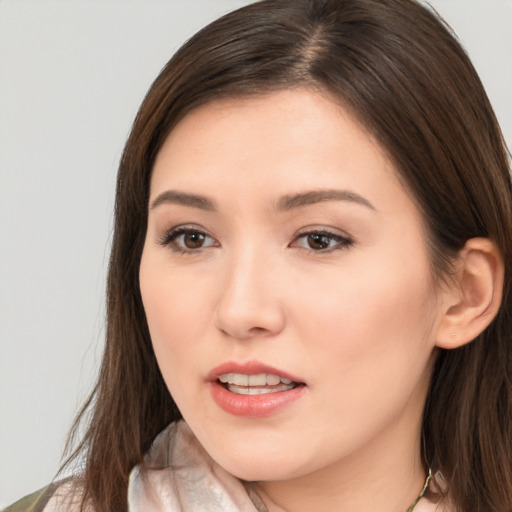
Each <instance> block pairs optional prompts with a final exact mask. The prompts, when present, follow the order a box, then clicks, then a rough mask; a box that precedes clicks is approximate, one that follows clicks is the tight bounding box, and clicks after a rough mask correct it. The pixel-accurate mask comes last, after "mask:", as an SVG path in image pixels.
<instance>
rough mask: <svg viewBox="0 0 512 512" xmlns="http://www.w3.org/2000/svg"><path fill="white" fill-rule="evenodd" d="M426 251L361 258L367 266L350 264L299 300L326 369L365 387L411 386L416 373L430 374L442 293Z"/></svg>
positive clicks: (312, 346) (311, 350)
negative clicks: (427, 368) (437, 299)
mask: <svg viewBox="0 0 512 512" xmlns="http://www.w3.org/2000/svg"><path fill="white" fill-rule="evenodd" d="M421 256H422V257H419V258H418V259H416V260H414V259H412V260H411V259H410V258H406V259H402V260H401V259H400V258H397V257H396V254H395V257H394V258H393V259H391V261H386V259H385V258H384V257H383V258H381V260H380V261H379V263H377V264H376V263H375V262H372V264H368V262H364V261H360V262H359V263H358V265H360V267H361V268H360V271H358V265H351V266H350V270H351V271H350V272H346V273H343V272H340V273H339V275H335V274H332V275H331V276H330V279H322V280H321V281H322V283H321V286H318V284H319V279H317V280H316V284H317V287H316V289H317V290H319V292H318V293H313V294H311V293H310V294H309V296H306V297H307V298H306V299H303V300H302V301H300V303H297V306H296V309H297V311H308V315H307V316H304V315H302V316H300V315H296V318H297V319H298V322H299V323H298V324H297V327H296V330H297V333H298V336H300V339H302V342H303V344H304V346H305V347H306V350H308V354H309V357H311V358H312V360H314V361H315V364H316V366H317V367H318V368H319V370H320V372H319V374H321V375H331V376H332V378H333V380H336V382H339V384H340V386H342V385H347V386H350V387H352V386H353V385H354V383H356V382H357V385H358V388H359V389H361V388H363V389H364V388H365V386H366V385H367V386H370V387H371V386H372V385H373V384H372V383H375V386H376V387H378V386H379V385H382V383H386V382H389V384H390V386H392V387H400V386H401V385H402V384H403V383H404V382H405V383H408V384H407V385H408V386H410V383H411V382H412V381H411V373H416V374H417V375H420V374H421V373H422V372H423V370H424V368H425V366H426V365H427V361H428V360H429V358H430V355H431V353H432V350H433V346H434V341H433V339H432V333H433V331H434V329H433V326H434V324H435V308H434V307H433V305H434V301H435V294H434V291H433V287H432V284H431V280H430V273H429V266H428V262H427V261H426V259H425V257H424V256H423V255H421ZM413 261H415V263H412V262H413ZM316 277H317V278H318V277H319V276H316ZM309 284H310V285H311V284H312V283H309ZM310 288H311V287H310ZM311 289H312V288H311ZM302 296H303V297H305V294H302ZM333 361H334V362H333ZM379 383H380V384H379Z"/></svg>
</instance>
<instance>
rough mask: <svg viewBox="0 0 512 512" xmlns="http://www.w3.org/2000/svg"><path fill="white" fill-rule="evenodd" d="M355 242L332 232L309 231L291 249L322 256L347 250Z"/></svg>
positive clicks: (299, 237)
mask: <svg viewBox="0 0 512 512" xmlns="http://www.w3.org/2000/svg"><path fill="white" fill-rule="evenodd" d="M353 244H354V241H353V240H352V239H351V238H350V237H348V236H343V235H339V234H335V233H332V232H330V231H323V230H322V231H309V232H307V233H303V234H301V235H299V236H298V237H297V238H296V239H295V240H294V241H293V242H292V244H291V247H299V248H301V249H307V250H308V251H310V252H317V253H320V254H322V253H323V254H326V253H330V252H332V251H336V250H339V249H347V248H348V247H350V246H352V245H353Z"/></svg>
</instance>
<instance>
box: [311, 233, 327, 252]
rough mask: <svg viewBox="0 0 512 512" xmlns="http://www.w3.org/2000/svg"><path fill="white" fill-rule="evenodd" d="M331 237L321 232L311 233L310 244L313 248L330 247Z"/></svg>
mask: <svg viewBox="0 0 512 512" xmlns="http://www.w3.org/2000/svg"><path fill="white" fill-rule="evenodd" d="M329 240H330V239H329V237H328V236H327V235H323V234H321V233H311V234H309V235H308V245H309V246H310V247H311V248H312V249H326V248H327V247H329Z"/></svg>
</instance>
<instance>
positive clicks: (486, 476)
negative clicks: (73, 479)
mask: <svg viewBox="0 0 512 512" xmlns="http://www.w3.org/2000/svg"><path fill="white" fill-rule="evenodd" d="M296 87H310V88H314V89H316V90H318V91H320V92H322V93H327V94H328V95H329V97H331V98H335V99H337V100H338V101H340V102H341V103H342V104H343V105H344V106H345V107H347V108H349V109H350V111H351V113H352V114H353V115H354V117H355V118H356V119H358V120H359V121H360V122H361V124H362V125H363V126H364V127H365V128H366V129H367V130H368V131H369V133H370V134H371V135H372V136H373V137H375V138H376V140H377V141H378V142H379V143H380V144H381V145H382V147H383V148H384V149H385V150H386V151H387V152H388V154H389V156H390V158H391V159H392V161H393V162H394V164H395V167H396V169H397V174H398V175H399V177H400V179H401V180H402V182H403V183H404V185H405V186H406V187H407V190H409V191H410V193H411V196H412V197H413V198H414V200H415V202H416V205H417V207H418V208H419V210H420V211H421V213H422V216H423V219H424V222H425V225H426V232H427V234H428V236H427V243H428V248H429V251H430V259H431V262H432V269H433V275H434V276H436V277H437V278H438V280H439V283H442V280H443V279H444V278H445V277H446V276H449V275H450V271H451V264H452V262H453V260H454V258H455V256H456V254H457V253H458V251H459V250H460V249H461V248H462V247H463V246H464V244H465V242H466V241H467V240H468V239H470V238H473V237H488V238H490V239H492V240H493V241H494V242H495V243H496V245H497V247H499V250H500V251H501V254H502V257H503V260H504V262H505V286H504V294H503V301H502V307H501V309H500V312H499V313H498V315H497V317H496V319H495V320H494V322H493V323H492V324H491V325H490V327H489V328H488V329H487V330H486V331H485V332H484V333H482V334H481V335H480V336H479V337H478V338H477V339H476V340H474V341H473V342H472V343H470V344H468V345H466V346H464V347H461V348H459V349H456V350H451V351H447V350H440V352H439V355H438V358H437V361H436V365H435V369H434V373H433V376H432V383H431V388H430V391H429V395H428V398H427V403H426V407H425V415H424V422H423V432H422V435H423V438H424V449H423V457H424V461H425V464H426V465H428V466H430V467H431V469H432V471H433V472H434V473H435V472H438V471H439V472H441V473H442V475H443V478H444V480H445V482H446V484H445V488H444V491H445V492H446V493H447V494H448V496H449V498H450V500H451V502H452V503H453V504H454V507H455V510H456V511H457V512H459V511H463V510H472V511H475V512H480V511H482V512H483V511H503V510H512V463H511V461H512V436H511V435H510V430H511V426H512V383H511V377H510V376H511V375H512V354H511V350H510V346H511V342H512V339H511V337H512V318H511V312H512V294H511V290H510V288H511V282H510V276H511V275H512V268H511V265H512V236H511V234H512V185H511V180H510V174H509V162H508V155H507V151H506V147H505V143H504V140H503V137H502V135H501V132H500V129H499V126H498V123H497V121H496V118H495V115H494V113H493V110H492V108H491V105H490V103H489V100H488V98H487V96H486V94H485V91H484V89H483V86H482V84H481V82H480V80H479V78H478V76H477V74H476V72H475V70H474V68H473V66H472V65H471V63H470V61H469V59H468V57H467V55H466V54H465V53H464V51H463V49H462V48H461V46H460V44H459V43H458V42H457V41H456V39H455V38H454V37H453V35H452V34H451V33H450V31H449V30H448V29H447V27H446V25H445V24H444V23H443V22H442V21H440V19H439V18H438V17H436V16H435V14H434V13H432V12H431V11H430V10H428V9H426V8H425V7H423V6H421V5H420V4H419V3H418V2H416V1H414V0H263V1H261V2H257V3H254V4H251V5H248V6H247V7H244V8H242V9H239V10H237V11H234V12H232V13H230V14H227V15H226V16H224V17H222V18H220V19H219V20H217V21H215V22H213V23H212V24H210V25H209V26H207V27H206V28H204V29H203V30H201V31H200V32H198V33H197V34H196V35H195V36H194V37H192V38H191V39H190V40H189V41H188V42H187V43H186V44H185V45H184V46H183V47H182V48H181V49H180V50H179V51H178V52H177V53H176V54H175V55H174V57H173V58H172V59H171V61H170V62H169V63H168V64H167V65H166V66H165V67H164V69H163V70H162V72H161V74H160V75H159V77H158V78H157V79H156V81H155V82H154V83H153V85H152V87H151V89H150V90H149V92H148V94H147V96H146V98H145V100H144V102H143V104H142V106H141V108H140V110H139V113H138V114H137V117H136V119H135V122H134V125H133V127H132V131H131V134H130V136H129V138H128V141H127V143H126V147H125V150H124V153H123V156H122V159H121V163H120V167H119V174H118V180H117V196H116V206H115V230H114V237H113V246H112V253H111V259H110V265H109V273H108V282H107V333H106V346H105V353H104V358H103V363H102V367H101V371H100V375H99V378H98V382H97V384H96V387H95V388H94V390H93V392H92V394H91V396H90V397H89V399H88V401H87V402H86V404H85V405H84V408H83V409H82V410H81V412H80V413H79V416H78V418H77V420H76V423H75V426H74V429H75V430H74V431H75V432H77V431H78V428H79V424H80V421H81V420H83V419H84V418H86V417H87V411H89V410H90V411H91V419H90V423H89V426H88V429H87V431H86V433H85V436H84V437H83V440H82V441H81V443H80V444H79V445H78V447H77V448H76V450H75V451H74V452H73V454H72V455H71V456H70V458H69V459H68V461H67V463H70V462H72V461H73V460H76V459H77V457H78V456H79V454H80V453H86V456H87V459H86V465H85V469H84V473H83V477H82V480H81V481H79V482H81V485H82V486H83V488H84V490H85V495H84V503H85V500H88V501H89V502H91V503H92V504H93V507H94V509H95V510H96V511H97V512H107V511H111V510H124V509H126V507H127V505H126V490H127V485H128V475H129V472H130V470H131V469H132V468H133V466H134V465H136V464H139V463H142V461H143V455H144V453H145V451H146V450H147V449H148V448H149V446H150V445H151V443H152V441H153V439H154V438H155V436H156V435H157V434H158V432H159V431H160V430H162V429H163V428H164V427H165V426H166V425H167V424H168V423H170V422H172V421H175V420H177V419H179V418H180V417H181V415H180V413H179V411H178V409H177V407H176V405H175V404H174V402H173V400H172V398H171V396H170V395H169V392H168V390H167V388H166V386H165V383H164V381H163V378H162V376H161V374H160V371H159V369H158V364H157V361H156V358H155V355H154V353H153V349H152V346H151V340H150V336H149V331H148V327H147V323H146V319H145V314H144V309H143V306H142V300H141V295H140V290H139V280H138V273H139V264H140V259H141V254H142V249H143V245H144V238H145V233H146V223H147V214H148V200H149V187H150V178H151V171H152V167H153V163H154V161H155V158H156V155H157V154H158V151H159V149H160V148H161V146H162V144H163V142H164V141H165V139H166V137H167V136H168V134H169V133H170V132H171V130H172V129H173V127H174V126H176V124H177V123H178V122H179V121H180V120H181V119H182V118H183V117H185V116H186V115H187V113H189V112H190V111H192V110H193V109H195V108H197V107H198V106H200V105H203V104H206V103H208V102H212V101H215V100H217V99H220V98H226V97H240V96H242V97H243V96H250V95H254V94H266V93H268V92H271V91H275V90H280V89H288V88H296ZM71 439H72V438H71ZM437 490H438V491H439V492H441V491H442V490H441V489H440V488H438V489H437Z"/></svg>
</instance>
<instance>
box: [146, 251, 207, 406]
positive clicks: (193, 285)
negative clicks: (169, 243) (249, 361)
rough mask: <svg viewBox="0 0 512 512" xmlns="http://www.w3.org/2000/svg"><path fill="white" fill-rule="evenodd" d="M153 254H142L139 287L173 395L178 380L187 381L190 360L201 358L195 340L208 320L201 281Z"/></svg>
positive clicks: (176, 389) (162, 369)
mask: <svg viewBox="0 0 512 512" xmlns="http://www.w3.org/2000/svg"><path fill="white" fill-rule="evenodd" d="M162 259H163V258H160V257H158V255H157V256H155V255H152V254H146V253H145V254H143V257H142V260H141V267H140V288H141V295H142V302H143V305H144V310H145V313H146V319H147V322H148V327H149V332H150V335H151V341H152V344H153V349H154V351H155V356H156V358H157V361H158V365H159V367H160V370H161V372H162V375H163V377H164V380H165V382H166V384H167V387H168V388H169V389H170V390H172V392H173V396H174V395H175V394H176V393H179V392H180V391H179V389H180V387H183V386H180V383H183V382H189V380H188V379H187V378H186V377H188V376H189V375H186V374H187V373H190V367H191V365H190V364H189V365H188V366H187V364H186V363H187V362H190V361H198V360H200V355H201V347H200V346H199V345H198V344H197V343H194V340H197V339H198V338H199V337H200V333H201V332H203V331H204V328H205V325H207V324H208V323H209V321H210V319H209V318H208V315H207V311H208V308H207V307H206V301H207V294H206V293H205V284H204V281H202V280H198V279H197V278H194V276H193V275H190V273H187V272H179V271H176V269H174V268H170V266H169V265H168V263H167V262H165V259H163V260H164V261H162Z"/></svg>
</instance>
